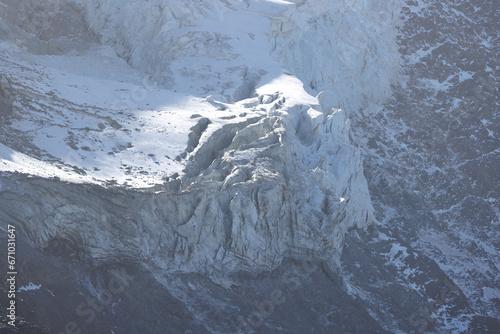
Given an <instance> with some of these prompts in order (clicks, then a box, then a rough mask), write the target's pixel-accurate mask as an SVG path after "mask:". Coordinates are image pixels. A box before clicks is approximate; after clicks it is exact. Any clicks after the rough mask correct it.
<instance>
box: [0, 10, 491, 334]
mask: <svg viewBox="0 0 500 334" xmlns="http://www.w3.org/2000/svg"><path fill="white" fill-rule="evenodd" d="M407 2H408V3H410V4H406V3H404V2H400V1H396V0H389V1H379V0H342V1H329V0H310V1H304V0H290V1H285V0H255V1H253V0H243V1H241V0H213V1H197V0H185V1H177V0H148V1H146V0H134V1H123V0H47V1H44V2H43V3H40V2H39V1H36V0H23V1H16V0H0V122H1V123H0V213H1V215H0V224H1V226H2V227H4V225H5V226H7V224H13V225H15V226H17V228H18V229H19V230H20V231H22V234H21V233H20V236H19V238H20V239H19V243H20V245H21V248H20V249H21V250H20V253H21V254H20V257H21V258H22V259H23V263H24V264H23V266H24V270H25V272H26V274H25V275H26V276H19V277H20V280H21V281H23V282H24V283H23V284H22V285H23V286H27V284H28V283H29V284H30V286H31V285H35V286H37V287H38V286H40V288H39V289H38V290H36V291H31V290H30V291H24V290H23V291H21V292H20V294H21V295H22V296H23V298H24V299H25V303H24V304H23V305H28V302H29V304H30V305H34V306H29V307H28V306H26V310H27V311H26V312H25V313H22V314H21V317H22V318H24V319H26V320H27V321H28V322H32V323H33V324H40V328H38V330H39V331H40V333H45V332H44V329H43V328H42V327H43V326H49V328H50V330H52V331H63V330H64V331H66V332H71V330H68V328H71V326H73V322H72V319H73V320H74V324H75V326H77V327H75V328H78V329H81V330H82V331H83V333H86V332H89V333H91V332H96V333H97V332H99V333H100V332H103V333H104V332H112V333H122V332H123V333H126V332H130V331H132V332H139V331H140V332H151V333H159V332H165V331H167V332H172V333H185V334H186V333H234V332H256V333H304V332H311V331H313V332H318V333H346V332H354V333H363V332H367V331H372V332H378V333H386V332H387V333H389V332H401V333H403V332H418V333H422V332H424V331H431V332H448V331H457V330H463V331H464V330H465V328H467V326H472V325H471V324H475V325H474V326H476V328H479V329H477V330H478V331H480V330H481V328H482V329H484V328H494V326H496V323H495V322H494V321H493V320H492V319H493V318H494V316H492V318H488V317H486V316H483V314H486V313H485V312H482V313H481V312H477V311H476V309H477V303H476V304H474V303H472V304H469V302H468V298H469V296H470V295H471V293H470V292H469V291H467V290H466V289H464V287H467V286H468V285H467V283H464V281H463V280H462V281H460V280H459V281H458V282H459V284H458V285H456V284H455V283H452V280H453V278H454V277H453V278H450V277H449V276H453V275H452V274H453V270H449V269H447V267H446V266H445V265H443V264H442V263H440V264H439V265H438V264H436V262H438V263H439V260H438V259H436V260H435V261H436V262H434V260H433V259H434V258H435V256H434V255H433V254H432V252H431V251H432V248H431V247H428V248H426V247H423V246H422V244H419V243H418V242H415V240H414V239H412V238H414V236H415V235H417V234H418V233H417V232H414V231H413V229H416V227H415V226H417V224H416V223H415V224H414V219H417V218H420V217H421V216H420V215H418V214H414V215H410V218H408V219H407V221H408V222H406V220H405V221H404V223H401V224H402V226H403V227H401V226H399V225H394V223H393V222H394V220H396V219H397V218H395V217H399V216H398V214H400V212H406V211H405V210H408V212H410V211H411V210H412V208H413V207H412V205H413V204H408V203H406V202H405V201H406V200H407V198H406V196H407V195H406V193H403V192H398V191H397V190H394V189H395V186H394V183H397V182H399V184H401V183H402V182H404V178H405V175H400V174H401V172H400V171H399V170H398V171H397V172H394V171H392V168H393V167H391V166H392V164H401V166H403V165H404V163H405V161H404V160H401V153H397V154H394V155H391V153H392V152H394V150H396V149H393V148H392V147H391V146H390V144H387V146H384V145H383V144H382V140H379V139H380V138H383V139H384V140H385V139H387V141H391V140H396V139H395V138H399V137H397V135H396V131H397V130H399V129H400V127H401V122H402V121H400V120H399V119H398V117H393V115H392V114H391V113H390V112H388V110H390V107H387V104H391V103H393V100H391V99H393V97H394V95H395V94H396V95H397V94H399V93H400V92H402V91H404V90H405V88H406V87H411V85H412V82H411V78H409V76H408V73H406V72H405V71H404V68H407V67H408V66H410V65H409V63H408V59H407V58H408V57H406V54H405V53H404V52H403V51H401V49H402V48H401V41H400V39H401V31H405V30H404V29H405V28H404V26H403V28H401V27H402V25H404V24H405V22H409V19H408V17H405V15H408V7H411V8H413V7H412V4H411V2H412V1H407ZM417 2H421V1H420V0H419V1H417ZM406 24H408V23H406ZM405 66H406V67H405ZM395 92H396V93H395ZM398 108H400V109H397V110H406V109H405V108H406V106H399V107H398ZM391 117H393V118H391ZM403 129H405V128H404V126H403ZM374 138H375V139H374ZM374 140H378V143H379V144H378V145H380V146H378V147H376V148H373V141H374ZM387 141H386V143H387ZM405 148H406V146H405V145H403V144H401V145H400V146H399V147H398V149H401V150H404V149H405ZM391 150H393V151H391ZM382 151H383V152H382ZM381 152H382V153H381ZM391 159H392V160H391ZM391 171H392V172H391ZM382 173H386V174H387V175H386V176H385V178H386V179H387V182H388V183H389V184H390V186H389V187H383V186H381V185H380V184H381V181H380V178H381V176H380V175H381V174H382ZM367 179H368V180H367ZM384 180H385V179H384ZM402 180H403V181H402ZM383 182H385V181H383ZM384 184H385V183H384ZM408 189H410V190H413V189H419V188H418V186H414V185H410V186H409V188H408ZM399 201H401V202H402V204H401V203H400V202H399ZM415 201H417V200H415ZM408 202H409V203H410V202H412V200H411V199H410V200H408ZM398 210H399V211H398ZM422 210H423V209H422ZM391 224H392V225H391ZM405 224H406V225H405ZM412 224H414V225H412ZM419 233H420V232H419ZM2 237H5V236H2ZM419 237H420V236H419ZM431 237H433V232H432V230H430V229H429V230H427V231H426V233H424V235H421V238H420V239H419V242H420V243H425V242H430V243H434V244H436V245H439V244H440V243H443V244H444V243H446V242H445V241H443V239H440V238H436V241H435V242H434V241H432V240H431V239H432V238H431ZM2 240H3V239H2ZM429 240H431V241H429ZM447 245H450V243H448V244H446V245H440V247H442V248H443V249H444V248H446V247H447ZM23 252H24V253H23ZM311 263H313V264H314V266H313V270H310V271H306V272H305V273H304V268H305V264H311ZM117 268H121V269H119V270H124V268H125V270H126V271H127V272H128V273H130V274H131V276H130V277H135V279H134V280H133V281H132V282H133V284H132V285H131V286H127V289H126V290H125V291H124V292H119V293H111V297H112V298H111V299H112V300H113V301H112V302H110V303H105V302H103V300H105V299H106V294H108V296H109V295H110V291H113V289H112V288H111V287H112V285H107V284H108V283H107V282H112V280H113V279H115V278H116V272H117V270H118V269H117ZM301 268H302V269H301ZM54 272H57V273H58V274H54ZM297 272H298V273H297ZM291 273H292V274H291ZM293 273H295V274H293ZM290 275H291V276H293V278H292V279H288V278H289V276H290ZM287 277H288V278H287ZM35 278H36V279H35ZM110 284H111V283H110ZM443 289H447V291H449V295H448V296H447V298H448V299H447V301H446V302H443V301H441V300H439V302H441V303H442V304H443V305H445V307H443V308H441V309H440V310H439V312H437V311H435V308H433V307H432V305H434V304H433V303H435V300H436V298H437V297H435V296H434V295H435V294H436V292H435V291H444V290H443ZM461 289H464V291H462V290H461ZM276 291H279V292H280V294H281V295H283V296H285V297H286V298H284V299H283V300H286V307H283V306H279V305H278V304H280V303H275V304H273V305H272V311H269V309H268V311H263V309H262V307H263V306H262V305H264V304H266V303H267V304H266V305H268V308H269V300H275V299H273V298H272V296H274V295H276V293H275V292H276ZM429 291H430V292H429ZM481 291H485V292H484V294H485V296H486V297H485V298H487V299H488V300H489V301H490V302H492V303H493V302H494V299H495V297H494V293H492V292H491V291H495V290H494V289H493V287H486V286H485V287H482V288H481ZM67 294H71V295H72V296H74V298H67V297H66V295H67ZM438 294H439V293H438ZM270 296H271V297H270ZM492 296H493V297H492ZM266 298H267V299H266ZM108 299H109V298H108ZM263 299H265V300H264V301H262V300H263ZM278 299H279V298H278ZM42 300H43V301H42ZM91 300H97V301H100V303H101V304H102V308H100V309H98V308H95V309H94V311H95V312H94V316H93V317H91V318H90V317H89V318H88V319H86V317H84V316H82V314H81V313H82V312H81V310H82V307H81V305H82V303H83V305H91V304H90V301H91ZM284 303H285V301H284ZM303 305H306V306H305V307H303ZM429 305H431V306H429ZM280 307H281V308H280ZM42 309H57V310H61V315H58V314H55V312H46V311H42ZM256 309H257V310H258V311H259V312H260V313H259V312H257V313H255V310H256ZM287 309H289V310H290V312H289V313H287V311H286V310H287ZM429 309H430V310H431V312H429ZM75 310H76V311H75ZM422 310H424V311H422ZM28 311H32V313H33V314H34V315H32V314H30V313H28ZM20 312H23V311H20ZM75 314H76V315H75ZM88 314H89V313H87V315H88ZM131 314H133V315H134V316H133V317H129V315H131ZM255 314H259V316H258V317H257V318H258V319H260V320H262V321H258V322H257V323H256V322H255V321H254V320H255ZM491 314H493V313H491V312H490V316H491ZM252 315H254V316H253V318H252ZM259 317H260V318H259ZM90 319H92V320H90ZM252 319H253V320H252ZM450 319H451V320H450ZM478 319H479V320H478ZM87 320H89V321H87ZM478 323H479V325H478ZM68 324H71V325H70V326H69V327H68ZM483 324H486V325H484V326H486V327H481V326H483ZM0 326H3V325H0ZM487 326H490V327H487ZM73 327H74V326H73ZM0 328H2V329H4V328H8V327H0Z"/></svg>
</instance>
